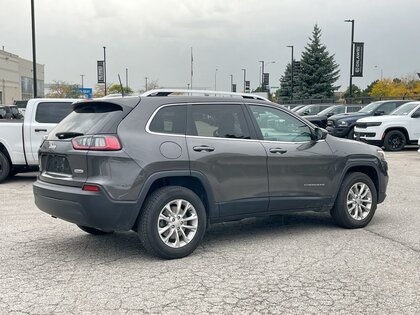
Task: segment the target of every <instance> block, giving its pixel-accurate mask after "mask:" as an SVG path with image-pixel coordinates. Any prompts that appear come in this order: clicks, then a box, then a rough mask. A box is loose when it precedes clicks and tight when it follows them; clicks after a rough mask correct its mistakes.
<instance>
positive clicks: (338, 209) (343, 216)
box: [331, 172, 378, 229]
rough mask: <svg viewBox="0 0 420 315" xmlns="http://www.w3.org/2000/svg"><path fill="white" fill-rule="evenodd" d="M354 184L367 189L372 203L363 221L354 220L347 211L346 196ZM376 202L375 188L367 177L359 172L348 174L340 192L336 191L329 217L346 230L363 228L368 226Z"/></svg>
mask: <svg viewBox="0 0 420 315" xmlns="http://www.w3.org/2000/svg"><path fill="white" fill-rule="evenodd" d="M356 183H363V184H365V185H367V186H368V187H369V189H370V192H371V202H372V203H371V208H370V211H369V212H368V214H367V216H366V217H364V218H363V219H358V220H356V219H355V218H353V217H352V216H351V215H350V213H349V210H348V208H347V207H348V206H347V195H348V194H349V191H350V189H351V188H352V187H353V185H355V184H356ZM377 200H378V197H377V192H376V187H375V185H374V184H373V182H372V180H371V179H370V177H369V176H367V175H366V174H363V173H359V172H354V173H349V174H347V175H346V177H345V178H344V180H343V182H342V184H341V187H340V190H339V191H338V195H337V199H336V201H335V204H334V207H333V208H332V209H331V216H332V218H333V219H334V221H335V223H336V224H337V225H339V226H342V227H345V228H348V229H356V228H362V227H365V226H366V225H368V224H369V222H370V221H371V220H372V218H373V216H374V214H375V211H376V206H377Z"/></svg>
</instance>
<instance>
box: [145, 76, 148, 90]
mask: <svg viewBox="0 0 420 315" xmlns="http://www.w3.org/2000/svg"><path fill="white" fill-rule="evenodd" d="M144 79H145V80H146V85H145V88H146V92H147V90H148V89H147V77H145V78H144Z"/></svg>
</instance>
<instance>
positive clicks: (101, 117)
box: [48, 102, 124, 140]
mask: <svg viewBox="0 0 420 315" xmlns="http://www.w3.org/2000/svg"><path fill="white" fill-rule="evenodd" d="M123 116H124V114H123V109H122V107H121V106H119V105H116V104H112V103H105V102H86V103H82V104H80V103H79V104H76V105H75V108H74V110H73V111H72V112H71V113H70V115H68V116H67V117H66V118H64V119H63V120H62V121H61V123H59V124H58V125H57V126H56V127H55V128H54V129H53V130H52V131H51V133H50V134H49V136H48V140H54V139H57V136H56V134H60V133H63V132H71V133H77V134H83V135H89V134H96V133H99V132H101V131H102V130H103V129H104V127H105V126H106V128H107V131H106V132H115V131H116V127H117V126H118V124H119V122H120V121H121V120H122V118H123ZM113 128H114V129H115V130H112V129H113Z"/></svg>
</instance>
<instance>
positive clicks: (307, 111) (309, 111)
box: [296, 104, 334, 116]
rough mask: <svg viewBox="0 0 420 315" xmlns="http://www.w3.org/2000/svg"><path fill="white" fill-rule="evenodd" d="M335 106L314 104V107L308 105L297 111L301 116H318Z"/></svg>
mask: <svg viewBox="0 0 420 315" xmlns="http://www.w3.org/2000/svg"><path fill="white" fill-rule="evenodd" d="M333 105H334V104H312V105H306V106H304V107H302V108H300V109H298V110H297V111H296V113H297V114H298V115H301V116H309V115H316V114H318V113H319V112H320V111H323V110H324V109H327V108H329V107H331V106H333Z"/></svg>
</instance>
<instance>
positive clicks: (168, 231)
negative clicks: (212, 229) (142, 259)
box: [137, 186, 206, 259]
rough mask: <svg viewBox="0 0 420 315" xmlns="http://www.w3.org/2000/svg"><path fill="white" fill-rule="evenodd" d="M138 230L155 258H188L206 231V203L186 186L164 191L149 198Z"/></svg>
mask: <svg viewBox="0 0 420 315" xmlns="http://www.w3.org/2000/svg"><path fill="white" fill-rule="evenodd" d="M137 231H138V234H139V237H140V240H141V242H142V244H143V246H144V247H145V248H146V250H147V251H149V252H150V253H151V254H153V255H155V256H158V257H161V258H165V259H174V258H181V257H185V256H188V255H189V254H191V253H192V252H193V251H194V250H195V249H196V248H197V246H198V244H199V243H200V241H201V239H202V238H203V236H204V233H205V231H206V211H205V208H204V205H203V202H202V201H201V199H200V198H199V197H198V196H197V195H196V194H195V193H194V192H193V191H191V190H190V189H187V188H185V187H180V186H168V187H163V188H160V189H158V190H156V191H155V192H153V193H152V194H151V195H150V196H149V197H148V198H147V200H146V203H145V205H144V207H143V209H142V213H141V216H140V220H139V223H138V227H137Z"/></svg>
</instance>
